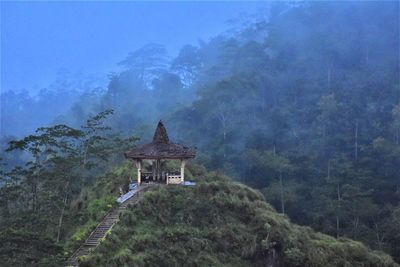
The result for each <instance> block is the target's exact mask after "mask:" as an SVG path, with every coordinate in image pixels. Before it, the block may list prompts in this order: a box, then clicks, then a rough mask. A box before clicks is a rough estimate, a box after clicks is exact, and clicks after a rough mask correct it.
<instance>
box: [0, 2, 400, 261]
mask: <svg viewBox="0 0 400 267" xmlns="http://www.w3.org/2000/svg"><path fill="white" fill-rule="evenodd" d="M263 12H265V14H264V16H258V17H257V19H252V18H247V19H242V20H238V21H236V23H235V26H234V28H233V29H232V30H230V31H227V32H224V33H221V34H220V35H218V36H215V37H214V38H212V39H211V40H210V41H207V42H204V41H200V42H199V43H198V45H196V46H194V45H186V46H184V47H182V49H181V50H180V52H179V55H178V56H177V57H175V58H170V57H168V53H167V51H166V49H165V48H164V47H163V46H162V45H159V44H154V43H151V44H148V45H145V46H143V47H142V48H141V49H138V50H136V51H133V52H132V53H130V54H129V55H128V56H127V57H126V58H125V59H123V60H122V61H121V62H120V63H119V64H120V66H121V68H122V69H123V70H122V71H120V72H118V73H112V74H110V75H109V77H108V78H109V81H108V86H107V88H101V87H98V85H97V83H96V81H93V80H92V79H91V78H90V79H89V78H82V77H81V78H79V77H78V78H79V79H78V78H76V79H75V80H74V79H73V78H71V77H63V75H61V76H60V79H59V80H57V81H56V82H54V84H53V85H52V87H51V88H49V89H48V90H43V91H41V93H40V94H39V95H38V96H35V97H34V96H30V95H29V94H28V93H26V92H25V93H24V92H22V93H14V92H5V93H2V94H1V103H2V104H1V113H2V114H7V116H2V118H1V120H2V126H3V127H2V131H1V149H2V152H1V158H2V161H1V163H2V170H1V172H0V175H1V176H0V194H1V195H0V240H1V242H0V265H1V264H2V263H1V262H6V263H9V265H8V266H19V265H32V266H54V265H57V264H59V263H60V262H62V261H63V260H65V257H66V255H68V253H70V252H71V251H72V250H73V249H74V248H76V246H77V244H79V241H80V240H82V238H84V236H85V235H86V234H87V233H88V231H90V229H93V225H96V222H98V220H99V219H100V218H101V217H102V216H104V214H105V212H106V211H107V210H108V209H109V208H111V207H112V206H113V205H115V203H114V202H115V200H114V199H115V197H114V196H115V195H118V193H119V186H121V185H123V186H127V184H128V183H129V177H131V176H132V173H135V171H134V169H133V166H131V165H129V164H128V163H127V162H125V161H124V159H123V152H124V151H125V150H127V149H128V148H132V147H134V146H135V145H137V144H139V143H142V142H145V141H148V140H149V139H150V138H151V136H152V133H153V130H154V126H155V125H156V122H157V121H158V120H159V119H163V121H164V122H165V125H166V126H167V128H168V132H169V134H170V136H171V139H173V140H174V141H177V142H182V143H184V144H190V145H193V146H196V147H197V151H198V156H197V158H196V160H195V163H196V164H200V165H203V166H205V167H206V168H207V169H208V170H214V171H217V172H218V173H225V174H227V175H229V176H231V177H233V179H235V180H236V181H238V182H242V183H244V184H246V185H248V186H251V187H252V188H254V189H258V190H260V192H262V194H263V196H262V197H261V196H259V195H257V199H263V198H265V200H266V201H267V202H268V203H270V204H271V205H272V206H273V207H274V208H275V209H276V210H277V211H278V212H280V213H283V214H285V215H286V216H287V217H288V218H290V220H291V221H292V222H294V223H296V224H300V225H303V226H309V227H311V228H312V229H313V230H315V231H319V232H322V233H324V234H328V235H330V236H332V237H334V238H337V239H342V238H351V239H354V240H357V241H361V242H362V243H364V244H365V245H366V246H368V247H370V248H372V249H375V250H381V251H384V252H386V253H388V254H390V255H391V256H392V257H393V259H394V260H395V261H396V262H400V170H399V166H400V64H399V62H400V49H399V47H400V38H399V36H400V32H399V3H398V2H386V1H384V2H326V1H324V2H305V3H303V2H295V3H284V2H276V3H272V4H271V5H270V7H269V8H268V9H266V10H265V11H263ZM43 107H46V109H44V108H43ZM47 114H52V116H49V115H47ZM44 125H45V126H44ZM35 128H37V130H36V131H34V129H35ZM198 190H200V189H198ZM160 194H161V193H160ZM163 194H167V193H166V192H163ZM182 194H193V197H199V195H196V194H198V193H182ZM254 194H255V193H254ZM153 197H154V196H153ZM247 205H250V204H247ZM139 212H144V211H139ZM140 214H142V213H140ZM142 215H143V214H142ZM127 216H128V215H127ZM197 216H199V215H197ZM123 220H127V222H128V221H129V218H124V219H123ZM137 220H142V221H144V220H147V219H146V218H138V219H137ZM143 223H144V222H143ZM175 230H176V229H175ZM116 231H117V233H116V235H118V231H122V230H121V229H117V230H116ZM185 231H190V229H185ZM194 235H195V234H194ZM329 240H332V242H333V240H335V239H333V238H332V239H329ZM244 242H245V241H244ZM325 242H328V241H325ZM21 244H24V245H23V246H21ZM105 246H107V244H105ZM106 248H107V247H105V248H104V249H106ZM295 252H299V251H297V250H296V251H295ZM300 252H303V251H300ZM300 252H299V253H300ZM245 253H247V252H245ZM239 254H240V253H239ZM90 260H93V261H96V255H95V256H94V259H90ZM90 260H88V262H89V263H90ZM104 260H105V259H104ZM97 261H98V262H101V260H99V259H97ZM205 262H206V263H210V262H209V261H205ZM10 264H11V265H10ZM194 264H195V263H194ZM238 265H240V264H238ZM91 266H94V265H91ZM293 266H296V265H293ZM300 266H301V265H300ZM315 266H319V265H315ZM354 266H356V265H355V264H354ZM360 266H363V265H360ZM370 266H378V265H373V264H372V265H370Z"/></svg>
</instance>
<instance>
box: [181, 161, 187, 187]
mask: <svg viewBox="0 0 400 267" xmlns="http://www.w3.org/2000/svg"><path fill="white" fill-rule="evenodd" d="M185 165H186V160H185V159H181V183H183V182H184V181H185Z"/></svg>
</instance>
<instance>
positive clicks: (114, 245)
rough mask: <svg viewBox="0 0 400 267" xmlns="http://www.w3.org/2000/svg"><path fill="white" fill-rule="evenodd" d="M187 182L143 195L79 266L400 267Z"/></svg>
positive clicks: (261, 204)
mask: <svg viewBox="0 0 400 267" xmlns="http://www.w3.org/2000/svg"><path fill="white" fill-rule="evenodd" d="M188 175H189V176H192V177H198V178H197V180H198V184H197V186H195V187H180V186H163V187H159V188H156V189H154V190H152V191H151V192H148V193H146V194H145V195H144V196H143V198H142V199H141V200H140V202H139V204H138V205H134V206H131V207H130V208H129V210H128V211H127V212H126V213H124V214H123V216H122V218H121V220H120V222H119V223H118V224H117V225H116V226H115V227H114V228H113V230H112V232H111V233H110V234H109V235H108V237H107V238H106V239H105V240H104V241H103V242H102V243H101V245H100V246H99V247H98V248H97V249H96V251H95V252H94V253H92V254H91V255H90V256H89V257H86V258H83V259H81V266H109V267H111V266H179V265H180V266H364V267H365V266H398V265H396V264H395V263H394V262H393V261H392V259H391V258H390V257H389V256H388V255H385V254H383V253H380V252H376V251H372V250H370V249H368V248H367V247H365V246H364V245H362V244H361V243H359V242H355V241H352V240H348V239H339V240H337V239H335V238H333V237H330V236H326V235H323V234H319V233H316V232H314V231H313V230H311V229H310V228H308V227H300V226H297V225H294V224H292V223H291V222H290V221H289V220H288V218H287V217H286V216H284V215H281V214H278V213H277V212H276V211H275V210H274V209H273V208H272V207H271V206H270V205H268V204H267V203H266V202H265V200H264V198H263V196H262V195H261V194H260V193H259V192H258V191H255V190H253V189H250V188H249V187H247V186H244V185H242V184H239V183H235V182H232V181H230V179H229V178H227V177H225V176H221V175H219V174H216V173H206V172H205V171H204V170H203V169H201V168H196V169H195V168H193V167H192V168H191V170H189V171H188ZM195 179H196V178H195Z"/></svg>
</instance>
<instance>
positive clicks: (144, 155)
mask: <svg viewBox="0 0 400 267" xmlns="http://www.w3.org/2000/svg"><path fill="white" fill-rule="evenodd" d="M124 154H125V158H127V159H129V160H132V161H133V162H134V163H135V164H136V168H137V177H138V178H137V181H138V184H141V183H142V182H146V181H153V182H160V183H164V182H165V183H166V184H181V183H183V182H184V181H185V165H186V162H187V161H188V160H189V159H192V158H194V157H195V156H196V150H195V149H194V148H190V147H188V146H184V145H180V144H176V143H172V142H170V141H169V138H168V134H167V130H166V129H165V127H164V124H163V123H162V121H161V120H160V122H159V123H158V125H157V129H156V131H155V133H154V137H153V141H152V142H151V143H149V144H145V145H143V146H140V147H138V148H135V149H133V150H129V151H126V152H125V153H124ZM165 160H180V162H181V169H180V173H179V172H172V173H168V172H166V171H164V170H162V169H161V163H162V161H165ZM143 161H150V163H151V164H152V172H150V173H146V172H142V166H143Z"/></svg>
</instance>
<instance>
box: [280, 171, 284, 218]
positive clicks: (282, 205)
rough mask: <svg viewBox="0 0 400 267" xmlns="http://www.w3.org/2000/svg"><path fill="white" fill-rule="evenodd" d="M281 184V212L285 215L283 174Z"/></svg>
mask: <svg viewBox="0 0 400 267" xmlns="http://www.w3.org/2000/svg"><path fill="white" fill-rule="evenodd" d="M279 184H280V187H281V211H282V213H283V214H285V201H284V199H283V179H282V173H280V174H279Z"/></svg>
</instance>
